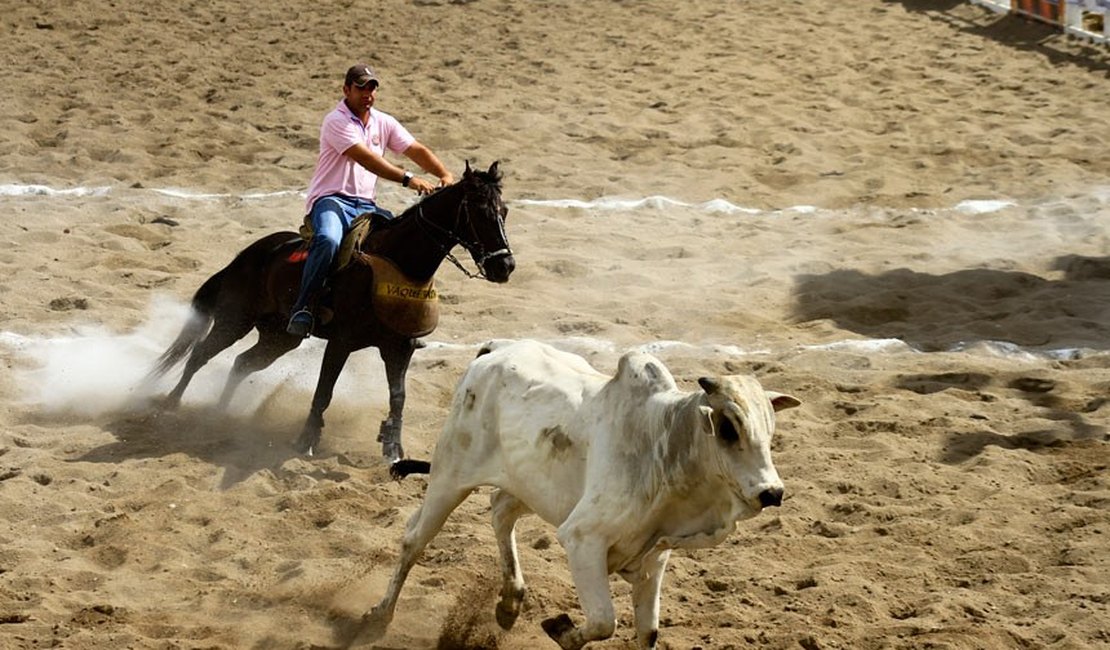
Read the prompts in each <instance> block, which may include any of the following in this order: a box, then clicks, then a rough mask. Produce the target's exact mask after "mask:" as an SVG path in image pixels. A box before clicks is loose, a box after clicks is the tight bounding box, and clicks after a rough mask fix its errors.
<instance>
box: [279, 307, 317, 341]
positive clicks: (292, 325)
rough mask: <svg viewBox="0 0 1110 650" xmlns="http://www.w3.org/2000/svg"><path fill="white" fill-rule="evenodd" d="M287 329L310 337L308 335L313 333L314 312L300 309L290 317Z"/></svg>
mask: <svg viewBox="0 0 1110 650" xmlns="http://www.w3.org/2000/svg"><path fill="white" fill-rule="evenodd" d="M285 331H286V332H287V333H289V334H292V335H293V336H299V337H301V338H302V339H306V338H308V335H309V334H311V333H312V312H311V311H309V310H307V309H301V310H298V311H297V312H296V313H294V314H293V316H291V317H290V318H289V324H288V325H286V326H285Z"/></svg>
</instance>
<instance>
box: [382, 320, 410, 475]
mask: <svg viewBox="0 0 1110 650" xmlns="http://www.w3.org/2000/svg"><path fill="white" fill-rule="evenodd" d="M414 349H415V347H414V345H413V343H412V341H406V342H405V343H403V344H399V345H382V346H381V347H379V348H378V350H379V352H380V353H381V357H382V362H383V363H385V378H386V381H387V382H388V383H389V416H388V417H386V419H385V420H383V421H382V424H381V428H379V429H378V442H380V443H382V456H384V457H385V459H386V460H388V461H389V462H391V463H392V462H394V461H398V460H400V459H402V458H404V457H405V450H404V449H403V448H402V447H401V421H402V416H403V414H404V411H405V376H406V375H407V374H408V370H409V361H411V360H412V353H413V350H414Z"/></svg>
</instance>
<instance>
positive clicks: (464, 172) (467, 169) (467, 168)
mask: <svg viewBox="0 0 1110 650" xmlns="http://www.w3.org/2000/svg"><path fill="white" fill-rule="evenodd" d="M472 173H473V172H472V171H470V159H469V158H467V159H466V169H464V170H463V178H466V177H467V176H470V175H471V174H472Z"/></svg>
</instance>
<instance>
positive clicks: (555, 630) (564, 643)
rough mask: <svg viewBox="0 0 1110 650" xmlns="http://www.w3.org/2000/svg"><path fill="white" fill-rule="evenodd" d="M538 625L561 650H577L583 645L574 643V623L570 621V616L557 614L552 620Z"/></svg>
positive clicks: (546, 620)
mask: <svg viewBox="0 0 1110 650" xmlns="http://www.w3.org/2000/svg"><path fill="white" fill-rule="evenodd" d="M540 625H541V626H542V627H543V631H544V632H547V636H549V637H551V639H552V640H553V641H555V643H558V644H559V647H560V648H562V649H563V650H578V648H581V647H582V645H583V644H581V643H575V642H574V639H573V638H572V637H573V636H574V634H573V633H574V621H572V620H570V616H567V615H566V614H565V613H564V614H559V615H558V616H556V617H554V618H549V619H545V620H544V621H543V622H542V623H540Z"/></svg>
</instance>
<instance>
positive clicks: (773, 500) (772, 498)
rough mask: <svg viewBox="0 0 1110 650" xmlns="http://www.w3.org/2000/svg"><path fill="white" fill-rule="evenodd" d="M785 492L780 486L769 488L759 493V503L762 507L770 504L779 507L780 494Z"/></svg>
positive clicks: (780, 503)
mask: <svg viewBox="0 0 1110 650" xmlns="http://www.w3.org/2000/svg"><path fill="white" fill-rule="evenodd" d="M784 492H785V490H783V489H782V488H769V489H766V490H764V491H762V492H760V493H759V505H761V506H763V507H764V508H770V507H772V506H774V507H776V508H777V507H779V506H781V505H782V495H783V493H784Z"/></svg>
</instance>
